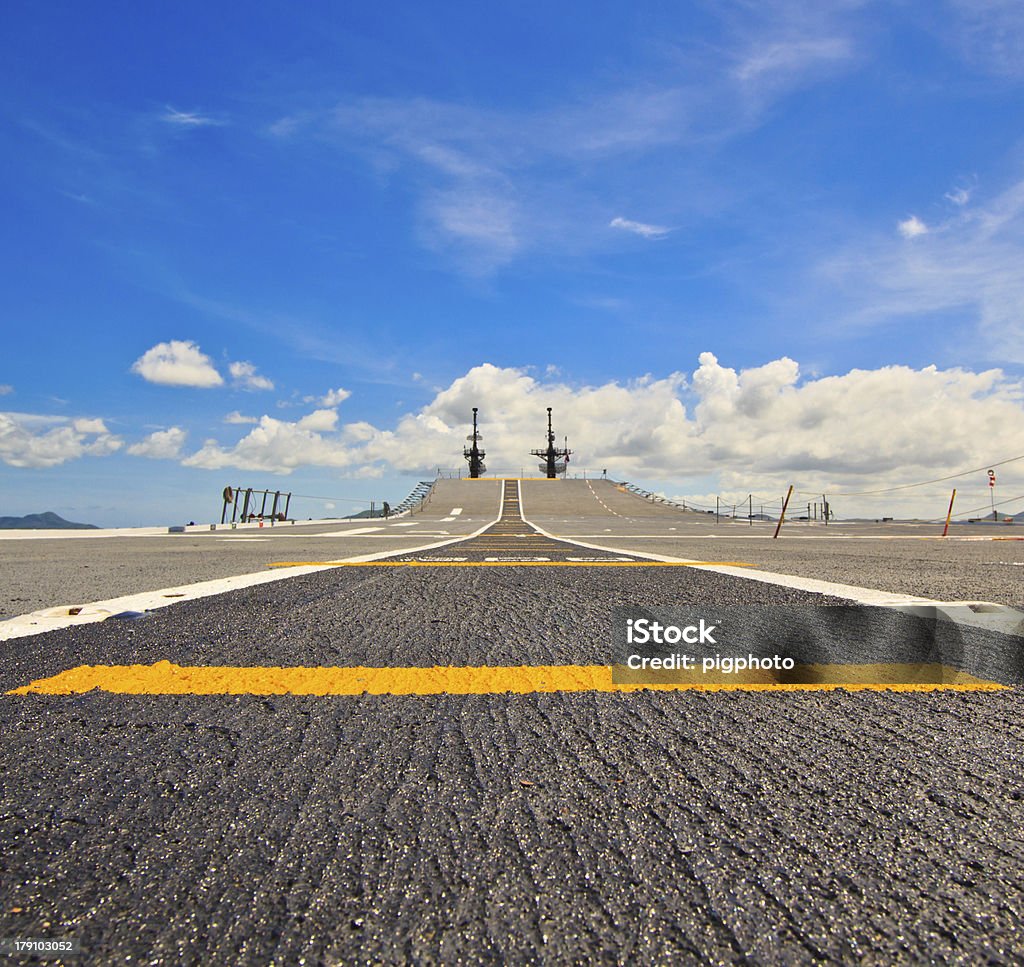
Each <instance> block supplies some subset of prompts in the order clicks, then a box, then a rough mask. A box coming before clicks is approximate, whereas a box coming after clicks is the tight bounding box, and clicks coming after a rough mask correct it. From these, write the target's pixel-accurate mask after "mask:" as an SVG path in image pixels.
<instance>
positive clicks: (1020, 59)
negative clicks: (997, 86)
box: [948, 0, 1024, 77]
mask: <svg viewBox="0 0 1024 967" xmlns="http://www.w3.org/2000/svg"><path fill="white" fill-rule="evenodd" d="M950 6H951V7H952V9H953V12H954V17H953V18H952V19H951V21H950V22H949V24H948V28H949V36H950V38H951V39H952V42H953V44H954V45H955V46H956V47H958V48H959V50H960V52H961V53H962V54H963V56H964V57H965V58H966V59H967V60H968V61H970V62H971V63H972V64H975V65H976V66H977V67H979V68H981V69H982V70H984V71H988V72H991V73H993V74H1002V75H1005V76H1009V77H1021V76H1024V7H1022V6H1021V4H1020V2H1019V0H951V3H950Z"/></svg>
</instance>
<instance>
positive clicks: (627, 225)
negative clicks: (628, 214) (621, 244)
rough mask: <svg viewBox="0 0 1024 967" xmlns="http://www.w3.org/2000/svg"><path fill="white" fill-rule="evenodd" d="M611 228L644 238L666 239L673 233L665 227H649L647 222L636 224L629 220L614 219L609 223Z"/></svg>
mask: <svg viewBox="0 0 1024 967" xmlns="http://www.w3.org/2000/svg"><path fill="white" fill-rule="evenodd" d="M608 227H609V228H619V229H622V231H624V232H632V233H633V234H634V235H641V236H643V237H644V238H664V237H665V236H666V235H668V233H669V232H670V231H671V229H670V228H665V227H664V226H663V225H648V224H647V223H646V222H634V221H630V220H629V219H628V218H613V219H612V220H611V221H610V222H609V223H608Z"/></svg>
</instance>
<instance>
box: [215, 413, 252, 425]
mask: <svg viewBox="0 0 1024 967" xmlns="http://www.w3.org/2000/svg"><path fill="white" fill-rule="evenodd" d="M259 421H260V420H259V417H258V416H243V415H242V414H241V413H239V412H238V410H232V412H230V413H228V415H227V416H225V417H224V422H225V423H235V424H239V425H244V424H248V423H259Z"/></svg>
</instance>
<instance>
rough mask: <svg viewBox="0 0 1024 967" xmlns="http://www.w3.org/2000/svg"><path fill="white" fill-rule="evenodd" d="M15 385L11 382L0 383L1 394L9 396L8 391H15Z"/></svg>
mask: <svg viewBox="0 0 1024 967" xmlns="http://www.w3.org/2000/svg"><path fill="white" fill-rule="evenodd" d="M13 392H14V387H13V386H11V385H10V383H0V396H7V394H8V393H13Z"/></svg>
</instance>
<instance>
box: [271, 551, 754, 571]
mask: <svg viewBox="0 0 1024 967" xmlns="http://www.w3.org/2000/svg"><path fill="white" fill-rule="evenodd" d="M503 550H504V549H503ZM520 550H521V551H522V552H523V553H524V554H528V553H531V550H532V549H531V548H520ZM546 550H550V548H546ZM463 551H464V552H467V553H468V552H469V549H467V548H463ZM580 553H582V552H580ZM622 553H623V554H629V551H623V552H622ZM312 565H315V566H317V567H726V566H727V567H754V565H753V564H748V563H747V562H746V561H611V560H609V561H273V562H271V563H270V564H268V565H267V567H308V566H312Z"/></svg>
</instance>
